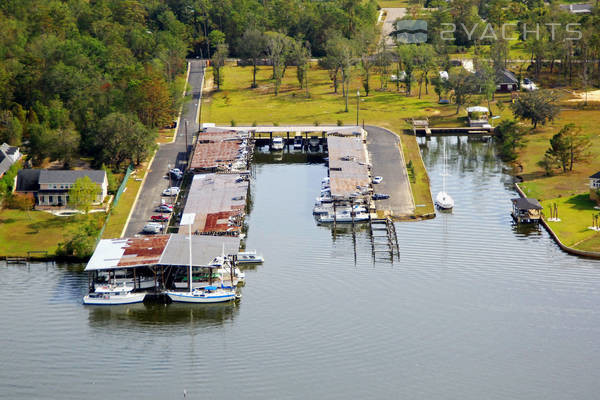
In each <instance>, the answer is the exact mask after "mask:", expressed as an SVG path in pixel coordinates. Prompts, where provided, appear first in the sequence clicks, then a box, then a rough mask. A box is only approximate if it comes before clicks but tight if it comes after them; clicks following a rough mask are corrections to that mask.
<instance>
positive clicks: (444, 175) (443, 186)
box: [442, 138, 446, 193]
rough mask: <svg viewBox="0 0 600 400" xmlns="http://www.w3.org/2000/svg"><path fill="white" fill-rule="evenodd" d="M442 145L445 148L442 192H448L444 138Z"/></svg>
mask: <svg viewBox="0 0 600 400" xmlns="http://www.w3.org/2000/svg"><path fill="white" fill-rule="evenodd" d="M442 140H443V142H442V147H443V149H444V170H443V172H442V192H444V193H446V140H445V138H442Z"/></svg>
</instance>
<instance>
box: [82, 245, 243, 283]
mask: <svg viewBox="0 0 600 400" xmlns="http://www.w3.org/2000/svg"><path fill="white" fill-rule="evenodd" d="M191 240H192V266H193V267H194V269H197V268H202V269H207V270H209V271H210V270H212V269H215V268H216V267H215V266H214V265H210V264H211V262H212V261H213V260H214V259H215V258H216V257H219V256H221V255H222V254H225V255H226V256H230V255H237V253H238V250H239V247H240V239H239V238H238V237H233V236H204V235H192V236H191ZM189 265H190V255H189V236H188V235H183V234H171V235H157V236H153V237H134V238H123V239H103V240H101V241H100V243H99V244H98V246H97V247H96V250H95V251H94V254H93V255H92V258H91V259H90V261H89V262H88V264H87V266H86V268H85V270H86V271H88V273H89V276H90V278H93V281H94V285H95V284H97V283H99V282H98V279H99V278H100V279H104V278H105V276H106V275H108V281H109V282H115V278H116V277H117V276H120V277H123V276H124V277H126V278H121V280H120V282H119V283H120V284H123V283H125V284H128V285H130V286H133V288H134V290H140V289H142V290H143V289H154V290H157V289H166V288H170V287H172V286H173V285H174V277H175V275H176V273H175V272H176V271H177V270H179V269H184V268H185V269H187V268H189ZM227 279H228V277H224V283H227ZM123 281H125V282H123ZM210 281H212V279H211V280H210ZM143 283H149V284H150V285H149V286H148V285H144V284H143ZM229 283H231V279H229ZM234 283H235V282H234ZM102 284H104V283H102ZM94 285H93V284H92V281H90V282H89V287H90V289H91V291H93V288H94Z"/></svg>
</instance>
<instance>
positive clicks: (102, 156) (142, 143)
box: [94, 112, 156, 169]
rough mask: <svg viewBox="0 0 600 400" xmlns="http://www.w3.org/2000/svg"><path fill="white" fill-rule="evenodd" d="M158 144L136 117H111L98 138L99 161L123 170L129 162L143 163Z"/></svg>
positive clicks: (97, 133)
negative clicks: (122, 167) (123, 166)
mask: <svg viewBox="0 0 600 400" xmlns="http://www.w3.org/2000/svg"><path fill="white" fill-rule="evenodd" d="M155 140H156V131H150V130H149V129H148V128H146V127H145V126H144V124H142V123H141V122H140V121H139V119H138V118H137V116H135V114H123V113H117V112H115V113H111V114H109V115H107V116H106V117H104V118H103V119H102V120H101V121H100V122H99V123H98V127H97V129H96V131H95V135H94V147H95V148H96V153H97V154H96V159H97V160H99V161H100V162H101V163H105V164H106V165H110V166H114V167H115V168H116V169H119V168H120V167H121V165H122V164H123V163H124V162H126V161H129V162H136V163H138V164H139V163H140V162H141V161H143V159H144V158H145V156H146V155H147V154H148V152H149V151H150V149H151V148H152V146H153V145H154V143H155Z"/></svg>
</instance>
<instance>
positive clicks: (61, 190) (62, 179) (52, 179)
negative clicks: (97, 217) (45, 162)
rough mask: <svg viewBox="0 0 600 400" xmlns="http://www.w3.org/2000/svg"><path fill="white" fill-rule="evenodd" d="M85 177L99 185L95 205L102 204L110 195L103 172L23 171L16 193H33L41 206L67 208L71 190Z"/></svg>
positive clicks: (19, 177) (18, 177)
mask: <svg viewBox="0 0 600 400" xmlns="http://www.w3.org/2000/svg"><path fill="white" fill-rule="evenodd" d="M84 176H88V177H89V178H90V179H91V180H92V182H95V183H96V184H98V186H99V187H100V189H101V190H100V193H99V194H98V197H97V198H96V202H95V203H96V204H100V203H102V202H103V201H104V198H105V197H106V196H107V194H108V179H107V177H106V172H105V171H102V170H100V171H97V170H73V171H71V170H54V169H23V170H21V171H19V173H18V175H17V185H16V189H15V191H16V192H20V193H32V194H33V195H34V197H35V199H36V204H37V205H40V206H66V205H67V204H68V203H69V189H71V187H73V185H74V184H75V181H76V180H77V179H79V178H83V177H84Z"/></svg>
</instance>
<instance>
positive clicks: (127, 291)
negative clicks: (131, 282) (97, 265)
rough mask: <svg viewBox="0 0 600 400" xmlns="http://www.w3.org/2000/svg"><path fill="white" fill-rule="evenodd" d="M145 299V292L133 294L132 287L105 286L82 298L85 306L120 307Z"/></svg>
mask: <svg viewBox="0 0 600 400" xmlns="http://www.w3.org/2000/svg"><path fill="white" fill-rule="evenodd" d="M145 297H146V293H145V292H133V287H132V286H127V285H105V286H99V287H96V288H95V290H94V292H92V293H90V294H88V295H87V296H84V298H83V304H86V305H96V306H101V305H122V304H134V303H141V302H143V301H144V298H145Z"/></svg>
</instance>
